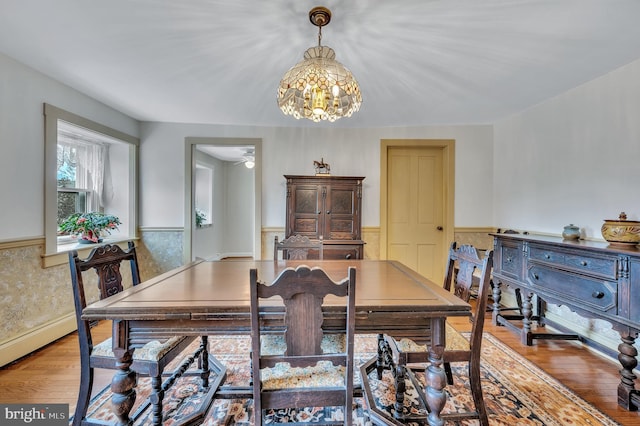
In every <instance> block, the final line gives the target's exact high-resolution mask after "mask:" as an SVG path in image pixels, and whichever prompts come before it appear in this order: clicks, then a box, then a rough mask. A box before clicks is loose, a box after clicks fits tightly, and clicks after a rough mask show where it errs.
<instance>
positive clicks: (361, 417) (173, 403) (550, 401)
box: [89, 333, 618, 426]
mask: <svg viewBox="0 0 640 426" xmlns="http://www.w3.org/2000/svg"><path fill="white" fill-rule="evenodd" d="M210 343H211V348H212V349H211V350H212V353H213V354H214V355H215V356H216V358H217V359H218V360H219V361H221V362H222V363H224V364H225V365H226V366H227V380H226V382H225V384H227V385H239V386H246V385H248V384H249V378H250V371H249V356H248V354H249V347H250V340H249V337H246V336H222V337H211V338H210ZM375 350H376V336H375V335H358V336H356V352H357V361H358V362H359V363H363V362H365V361H366V360H368V359H370V358H371V357H372V356H374V354H375ZM452 368H453V373H454V376H455V382H454V385H453V386H448V387H447V388H446V389H447V394H448V397H447V405H446V406H445V409H444V411H443V412H455V411H467V410H469V409H470V407H473V402H472V400H471V395H470V393H469V392H468V377H467V374H466V368H465V366H464V365H462V364H460V365H456V364H453V365H452ZM417 376H418V378H419V380H423V377H422V374H418V375H417ZM369 381H370V383H371V386H372V389H373V393H374V395H375V400H376V405H377V406H378V407H379V408H380V409H383V410H387V411H388V412H390V413H391V412H392V410H393V400H394V395H395V387H394V384H393V377H392V376H391V374H389V373H388V372H385V374H384V375H383V378H382V380H381V381H378V380H376V377H375V373H372V374H371V375H370V378H369ZM359 382H360V377H359V375H358V377H356V383H359ZM198 384H199V379H197V378H193V377H187V378H182V379H180V380H179V381H178V383H177V384H176V385H174V387H173V388H172V390H170V391H168V392H167V394H166V395H165V399H164V417H165V419H166V420H165V425H175V424H180V423H181V421H182V420H183V419H184V418H187V417H188V416H189V414H190V413H192V412H193V410H194V409H195V407H198V406H199V405H200V403H201V402H202V398H203V393H202V392H200V391H199V386H198ZM482 388H483V391H484V398H485V403H486V406H487V410H488V412H489V421H490V423H491V425H509V426H516V425H517V426H520V425H523V426H524V425H547V426H552V425H557V426H560V425H562V426H564V425H603V426H606V425H618V423H616V422H615V421H613V420H612V419H611V418H609V417H608V416H606V415H605V414H603V413H602V412H600V411H598V410H597V409H596V408H594V407H592V406H591V405H590V404H588V403H587V402H586V401H584V400H583V399H582V398H580V397H578V396H577V395H575V394H574V393H573V392H571V391H570V390H569V389H567V388H566V387H565V386H563V385H562V384H561V383H559V382H558V381H557V380H555V379H553V378H552V377H550V376H549V375H547V374H546V373H545V372H544V371H542V370H541V369H539V368H538V367H536V366H535V365H533V364H532V363H530V362H529V361H527V360H526V359H524V358H523V357H521V356H520V355H518V354H517V353H515V352H514V351H512V350H511V349H510V348H509V347H507V346H505V345H503V344H502V343H501V342H500V341H499V340H498V339H496V338H495V337H493V336H492V335H490V334H486V333H485V340H484V341H483V345H482ZM137 393H138V401H141V400H143V399H144V397H145V396H146V395H148V393H149V379H146V378H141V379H140V380H139V381H138V387H137ZM110 397H111V394H110V392H109V391H108V390H105V391H104V392H102V393H101V394H100V395H98V396H97V397H96V398H95V399H94V400H93V401H92V404H91V407H90V410H89V414H90V415H91V416H92V417H97V418H100V419H102V420H106V421H109V420H113V419H114V417H113V416H112V415H111V413H110V411H109V405H110V404H109V398H110ZM138 403H139V402H138ZM365 404H366V402H365V401H364V399H362V398H356V400H355V401H354V410H353V416H354V424H355V425H370V424H371V421H370V419H369V417H368V415H367V407H366V405H365ZM405 404H406V407H405V408H406V409H408V410H413V411H415V412H420V411H421V410H424V407H422V406H421V405H420V403H419V399H418V398H417V395H416V393H415V390H414V389H413V388H412V386H411V385H410V382H409V381H407V393H406V397H405ZM252 408H253V403H252V400H251V399H215V400H214V401H213V403H212V405H211V408H210V409H209V411H208V413H207V416H206V418H205V420H204V423H203V424H205V425H230V424H236V425H251V424H253V409H252ZM147 411H149V410H147ZM268 414H269V415H268V417H267V419H268V420H276V419H277V420H278V421H286V422H289V423H291V422H309V423H312V422H314V420H317V419H319V418H323V419H324V420H327V419H328V418H332V419H336V420H340V419H342V418H343V416H344V413H343V412H342V411H341V410H340V409H338V408H331V409H317V408H309V409H307V410H298V411H283V412H274V413H268ZM136 424H150V415H149V413H146V412H145V413H144V414H143V415H142V416H141V417H140V418H139V420H137V421H136ZM459 424H460V425H474V424H478V423H477V421H475V420H469V421H462V422H459Z"/></svg>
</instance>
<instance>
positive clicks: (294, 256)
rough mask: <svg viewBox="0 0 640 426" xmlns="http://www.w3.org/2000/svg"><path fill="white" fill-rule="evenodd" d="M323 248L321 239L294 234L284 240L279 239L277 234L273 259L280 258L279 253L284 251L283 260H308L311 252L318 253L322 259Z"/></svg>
mask: <svg viewBox="0 0 640 426" xmlns="http://www.w3.org/2000/svg"><path fill="white" fill-rule="evenodd" d="M322 248H323V245H322V241H321V240H311V239H309V237H307V236H305V235H292V236H290V237H289V238H285V239H284V240H282V241H278V236H276V237H275V238H274V240H273V260H275V261H277V260H278V258H279V257H280V256H279V253H282V259H283V260H286V259H289V260H306V259H307V258H309V253H310V252H313V253H317V254H318V259H320V260H322V258H323V249H322Z"/></svg>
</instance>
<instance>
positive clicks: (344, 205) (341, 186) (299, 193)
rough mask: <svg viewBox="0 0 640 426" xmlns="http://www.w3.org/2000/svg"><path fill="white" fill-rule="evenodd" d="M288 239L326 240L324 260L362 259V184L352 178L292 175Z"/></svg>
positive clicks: (288, 181)
mask: <svg viewBox="0 0 640 426" xmlns="http://www.w3.org/2000/svg"><path fill="white" fill-rule="evenodd" d="M284 177H285V179H286V180H287V218H286V228H285V237H286V238H288V237H290V236H291V235H296V234H298V235H306V236H307V237H309V238H310V239H312V240H322V242H323V252H324V254H323V256H324V259H362V258H363V257H364V241H362V181H363V180H364V177H352V176H290V175H285V176H284Z"/></svg>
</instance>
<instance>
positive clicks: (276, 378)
mask: <svg viewBox="0 0 640 426" xmlns="http://www.w3.org/2000/svg"><path fill="white" fill-rule="evenodd" d="M250 282H251V357H252V359H251V361H252V375H253V376H252V382H253V397H254V415H255V424H256V425H261V424H262V422H263V412H264V410H266V409H285V408H304V407H342V413H341V414H340V411H335V413H336V417H335V418H333V419H332V420H330V421H327V422H324V423H330V424H336V423H342V424H346V425H350V424H351V422H352V412H353V409H352V402H353V370H354V367H353V345H354V330H355V283H356V270H355V268H352V267H351V268H348V270H347V277H346V278H344V279H343V280H342V281H340V282H335V281H333V280H332V279H331V278H330V277H329V276H328V275H327V274H326V273H325V272H324V271H323V270H322V269H320V268H309V267H308V266H304V265H302V266H299V267H297V268H295V269H293V268H287V269H285V270H284V271H282V272H281V273H280V275H279V276H278V277H277V278H276V279H275V281H274V282H273V283H272V284H271V285H267V284H264V283H261V282H259V281H258V272H257V270H256V269H252V270H251V271H250ZM274 301H276V302H274ZM277 301H281V302H282V304H283V305H284V317H282V304H279V303H277ZM274 303H275V304H274ZM345 312H346V325H345V326H344V327H342V326H340V327H339V329H334V328H333V327H335V323H334V322H333V321H332V329H331V330H327V329H326V328H327V325H326V324H324V319H325V317H326V316H331V317H332V318H334V319H335V318H345V317H344V314H345ZM340 323H342V322H340ZM323 325H324V327H323ZM282 363H285V364H282ZM283 421H284V420H283ZM289 421H291V419H289ZM275 422H276V423H279V422H278V419H276V420H275Z"/></svg>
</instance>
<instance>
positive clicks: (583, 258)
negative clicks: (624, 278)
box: [529, 244, 617, 281]
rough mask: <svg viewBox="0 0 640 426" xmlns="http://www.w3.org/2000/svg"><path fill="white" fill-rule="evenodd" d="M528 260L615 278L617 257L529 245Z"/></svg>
mask: <svg viewBox="0 0 640 426" xmlns="http://www.w3.org/2000/svg"><path fill="white" fill-rule="evenodd" d="M529 260H530V261H532V262H534V263H535V262H536V261H538V262H544V263H546V264H549V265H554V266H558V267H561V268H562V267H564V268H568V269H571V270H574V271H576V272H578V273H581V274H587V275H597V276H600V277H603V278H606V279H609V280H612V281H614V280H616V279H617V276H616V271H617V259H616V258H615V257H597V256H589V255H584V254H582V253H580V254H577V253H576V254H574V253H571V252H569V251H566V250H565V251H563V252H560V251H558V250H555V249H554V248H553V247H537V246H535V245H534V244H531V245H530V247H529Z"/></svg>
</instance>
